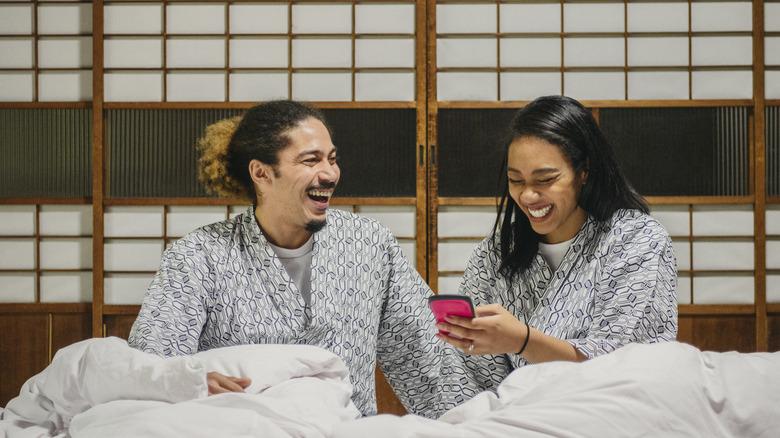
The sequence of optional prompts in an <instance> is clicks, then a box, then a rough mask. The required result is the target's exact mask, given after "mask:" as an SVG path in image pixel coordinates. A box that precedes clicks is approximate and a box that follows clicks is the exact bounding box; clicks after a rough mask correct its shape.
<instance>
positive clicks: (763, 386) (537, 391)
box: [333, 342, 780, 438]
mask: <svg viewBox="0 0 780 438" xmlns="http://www.w3.org/2000/svg"><path fill="white" fill-rule="evenodd" d="M333 436H334V438H363V437H367V436H371V437H372V438H381V437H393V438H401V437H441V438H456V437H502V438H503V437H621V438H623V437H708V438H710V437H735V438H747V437H767V438H768V437H778V436H780V352H778V353H752V354H740V353H735V352H731V353H713V352H701V351H699V350H698V349H696V348H694V347H692V346H690V345H687V344H683V343H677V342H670V343H662V344H651V345H640V344H632V345H629V346H626V347H623V348H621V349H619V350H617V351H615V352H614V353H611V354H608V355H605V356H601V357H598V358H596V359H593V360H590V361H587V362H584V363H581V364H577V363H568V362H553V363H546V364H538V365H534V366H529V367H524V368H520V369H518V370H516V371H514V372H513V373H512V374H510V375H509V376H508V377H507V378H506V379H505V380H504V381H503V382H502V383H501V385H500V386H499V389H498V394H497V395H496V394H493V393H488V392H484V393H481V394H479V395H478V396H477V397H475V398H473V399H472V400H470V401H468V402H466V403H464V404H462V405H460V406H458V407H456V408H454V409H452V410H450V411H448V412H447V413H445V414H444V415H443V416H442V417H441V418H439V420H438V421H433V420H428V419H425V418H421V417H416V416H412V415H407V416H404V417H397V416H390V415H380V416H376V417H371V418H364V419H359V420H357V421H352V422H348V423H344V424H342V425H340V426H337V427H336V429H335V430H334V434H333Z"/></svg>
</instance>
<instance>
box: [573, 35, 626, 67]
mask: <svg viewBox="0 0 780 438" xmlns="http://www.w3.org/2000/svg"><path fill="white" fill-rule="evenodd" d="M624 54H625V40H624V39H623V38H564V39H563V61H564V63H565V64H566V66H567V67H621V66H623V65H624V64H625V55H624Z"/></svg>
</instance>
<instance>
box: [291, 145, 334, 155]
mask: <svg viewBox="0 0 780 438" xmlns="http://www.w3.org/2000/svg"><path fill="white" fill-rule="evenodd" d="M337 150H338V148H336V147H335V146H334V147H333V149H331V150H330V152H328V155H332V154H335V153H336V151H337ZM306 155H323V152H322V151H321V150H320V149H307V150H305V151H302V152H300V153H299V154H298V158H303V157H305V156H306Z"/></svg>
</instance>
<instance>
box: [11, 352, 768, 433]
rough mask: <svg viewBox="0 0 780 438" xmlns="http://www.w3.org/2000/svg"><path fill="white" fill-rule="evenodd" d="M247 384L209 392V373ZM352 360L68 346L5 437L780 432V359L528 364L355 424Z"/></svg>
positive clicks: (698, 355)
mask: <svg viewBox="0 0 780 438" xmlns="http://www.w3.org/2000/svg"><path fill="white" fill-rule="evenodd" d="M207 370H208V371H212V370H213V371H219V372H222V373H223V374H227V375H234V376H247V377H250V378H252V385H251V386H250V387H249V388H247V392H246V393H245V394H235V393H231V394H221V395H216V396H210V397H209V396H207V395H206V394H207V386H206V381H205V374H206V371H207ZM351 391H352V388H351V386H350V384H349V379H348V375H347V370H346V367H345V366H344V364H343V363H342V362H341V360H339V359H338V358H337V357H336V356H334V355H333V354H331V353H329V352H327V351H325V350H322V349H319V348H316V347H309V346H294V345H247V346H239V347H229V348H222V349H216V350H211V351H207V352H202V353H198V354H197V355H195V356H186V357H177V358H170V359H161V358H158V357H156V356H152V355H148V354H146V353H141V352H139V351H137V350H134V349H132V348H130V347H128V346H127V344H126V343H125V342H124V341H122V340H120V339H117V338H108V339H93V340H88V341H83V342H80V343H77V344H74V345H71V346H69V347H66V348H64V349H62V350H60V352H58V353H57V355H56V356H55V358H54V360H53V361H52V363H51V365H50V366H49V367H48V368H47V369H46V370H45V371H43V372H42V373H40V374H38V375H37V376H34V377H33V378H31V379H30V380H28V381H27V383H26V384H25V385H24V387H23V388H22V391H21V393H20V395H19V397H17V398H15V399H13V400H12V401H11V402H9V404H8V405H7V406H6V409H5V411H4V412H0V437H6V436H7V437H11V438H27V437H52V436H56V437H69V436H72V437H101V438H106V437H108V438H120V437H166V438H170V437H272V438H275V437H334V438H381V437H388V438H389V437H393V438H396V437H400V438H403V437H441V438H457V437H739V438H743V437H777V436H780V352H778V353H752V354H740V353H734V352H732V353H713V352H701V351H699V350H698V349H696V348H694V347H691V346H690V345H686V344H682V343H676V342H670V343H665V344H653V345H639V344H634V345H629V346H627V347H624V348H621V349H619V350H617V351H616V352H614V353H611V354H609V355H606V356H601V357H599V358H596V359H593V360H590V361H587V362H584V363H581V364H577V363H567V362H552V363H546V364H538V365H534V366H529V367H524V368H521V369H518V370H516V371H515V372H513V373H512V374H510V375H509V376H508V377H507V378H506V379H505V380H504V382H502V383H501V385H500V386H499V389H498V393H497V394H494V393H489V392H485V393H482V394H479V395H478V396H477V397H475V398H474V399H472V400H470V401H468V402H466V403H464V404H463V405H461V406H458V407H457V408H454V409H452V410H450V411H449V412H447V413H445V414H444V415H443V416H442V417H441V418H440V419H439V420H430V419H425V418H422V417H418V416H414V415H406V416H403V417H398V416H392V415H379V416H375V417H370V418H359V417H360V414H359V412H358V411H357V409H356V408H355V407H354V405H353V404H352V403H351V401H350V395H351Z"/></svg>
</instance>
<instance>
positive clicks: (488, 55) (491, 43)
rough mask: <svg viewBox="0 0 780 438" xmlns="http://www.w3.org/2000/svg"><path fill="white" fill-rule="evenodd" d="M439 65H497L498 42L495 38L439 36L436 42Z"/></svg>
mask: <svg viewBox="0 0 780 438" xmlns="http://www.w3.org/2000/svg"><path fill="white" fill-rule="evenodd" d="M436 65H437V66H438V67H440V68H441V67H496V66H497V65H498V44H497V43H496V39H495V38H470V39H466V38H439V39H438V41H437V42H436Z"/></svg>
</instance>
